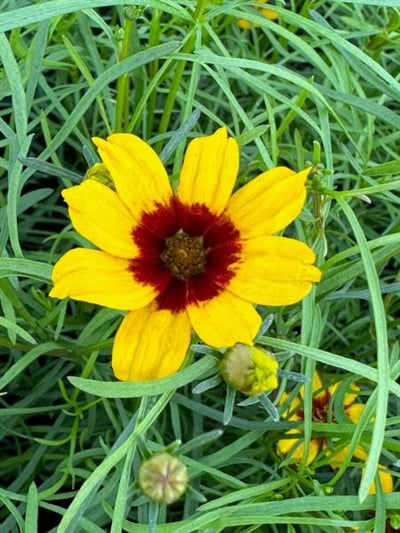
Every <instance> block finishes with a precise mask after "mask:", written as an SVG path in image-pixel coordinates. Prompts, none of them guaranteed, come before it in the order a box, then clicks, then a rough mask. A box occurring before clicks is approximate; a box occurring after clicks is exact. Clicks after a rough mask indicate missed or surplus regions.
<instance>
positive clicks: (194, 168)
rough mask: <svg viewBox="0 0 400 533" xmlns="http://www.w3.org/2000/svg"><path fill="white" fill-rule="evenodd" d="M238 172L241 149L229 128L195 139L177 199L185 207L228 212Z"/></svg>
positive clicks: (186, 158) (186, 156)
mask: <svg viewBox="0 0 400 533" xmlns="http://www.w3.org/2000/svg"><path fill="white" fill-rule="evenodd" d="M238 170H239V147H238V143H237V141H236V139H234V138H232V137H228V134H227V131H226V128H220V129H218V130H217V131H216V132H215V133H214V134H213V135H209V136H207V137H199V138H198V139H193V140H192V141H191V142H190V144H189V146H188V148H187V150H186V155H185V160H184V162H183V166H182V170H181V174H180V178H179V186H178V194H177V196H178V198H179V200H180V201H181V202H182V203H183V204H187V205H192V204H204V205H206V206H207V207H208V208H209V209H210V210H211V211H212V212H213V213H215V214H220V213H222V211H223V210H224V209H225V207H226V205H227V203H228V200H229V197H230V195H231V193H232V189H233V186H234V185H235V181H236V177H237V174H238Z"/></svg>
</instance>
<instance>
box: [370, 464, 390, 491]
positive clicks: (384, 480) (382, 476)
mask: <svg viewBox="0 0 400 533" xmlns="http://www.w3.org/2000/svg"><path fill="white" fill-rule="evenodd" d="M384 468H385V467H384V466H382V465H378V472H377V475H378V476H379V481H380V483H381V488H382V492H383V493H384V494H389V493H391V492H393V477H392V474H390V472H388V471H387V470H385V469H384ZM368 494H376V484H375V482H373V483H372V485H371V486H370V488H369V491H368Z"/></svg>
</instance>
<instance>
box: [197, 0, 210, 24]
mask: <svg viewBox="0 0 400 533" xmlns="http://www.w3.org/2000/svg"><path fill="white" fill-rule="evenodd" d="M207 2H208V0H197V6H196V11H195V12H194V19H195V20H196V21H197V20H199V19H200V17H201V16H202V15H203V13H204V10H205V8H206V5H207Z"/></svg>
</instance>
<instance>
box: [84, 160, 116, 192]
mask: <svg viewBox="0 0 400 533" xmlns="http://www.w3.org/2000/svg"><path fill="white" fill-rule="evenodd" d="M83 179H84V180H95V181H98V182H99V183H102V184H103V185H106V186H107V187H109V188H110V189H114V182H113V179H112V177H111V174H110V173H109V171H108V170H107V167H106V166H105V164H104V163H95V164H94V165H93V166H92V167H90V168H89V170H88V171H87V172H86V174H85V177H84V178H83Z"/></svg>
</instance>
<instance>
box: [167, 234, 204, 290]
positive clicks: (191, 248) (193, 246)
mask: <svg viewBox="0 0 400 533" xmlns="http://www.w3.org/2000/svg"><path fill="white" fill-rule="evenodd" d="M207 253H208V250H205V249H204V244H203V237H189V235H187V234H186V233H185V232H184V231H182V230H181V231H178V232H177V233H175V235H174V236H173V237H169V238H168V239H166V241H165V248H164V251H163V252H162V254H161V259H162V260H163V261H164V263H165V264H166V266H167V267H168V269H169V270H170V272H171V274H172V275H173V276H175V277H176V278H178V279H180V280H182V281H185V280H187V279H189V278H190V277H191V276H196V275H197V274H201V273H202V272H204V267H205V266H206V256H207Z"/></svg>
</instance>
